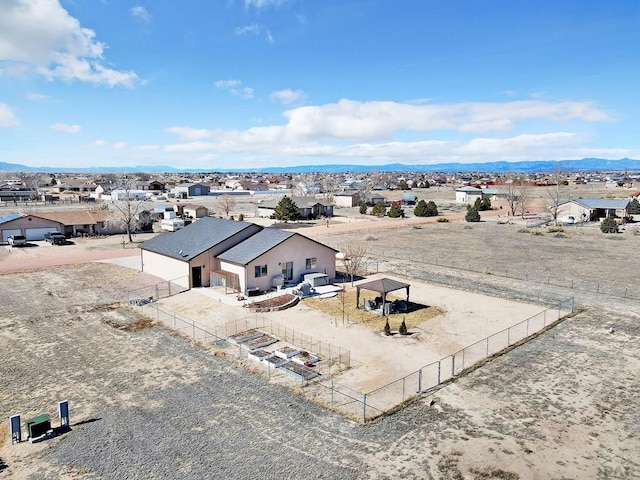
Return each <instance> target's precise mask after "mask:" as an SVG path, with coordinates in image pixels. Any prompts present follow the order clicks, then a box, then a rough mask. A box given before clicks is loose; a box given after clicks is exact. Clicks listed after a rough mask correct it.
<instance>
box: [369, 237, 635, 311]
mask: <svg viewBox="0 0 640 480" xmlns="http://www.w3.org/2000/svg"><path fill="white" fill-rule="evenodd" d="M369 253H370V254H371V255H375V258H372V259H370V260H369V262H368V263H367V271H366V273H378V272H385V271H390V272H392V271H394V269H395V268H397V267H396V266H397V264H398V262H400V263H402V264H403V265H404V264H407V265H408V266H409V268H411V269H412V271H413V270H418V269H421V270H424V268H421V267H416V265H426V266H431V267H445V268H447V269H454V270H458V271H460V270H462V271H467V272H473V273H482V274H485V275H493V276H496V277H502V278H509V279H513V280H520V281H524V282H528V283H532V284H537V285H540V286H545V285H547V286H551V287H561V288H569V289H572V290H578V291H583V292H590V293H596V294H602V295H608V296H611V297H621V298H630V299H634V300H640V290H639V289H637V288H636V287H635V286H634V285H629V284H625V283H619V282H613V281H606V282H605V281H600V280H589V279H582V278H564V277H558V276H555V275H548V274H542V273H535V272H531V271H527V270H526V269H522V268H517V267H511V268H509V267H508V266H505V267H504V268H499V267H497V266H490V265H486V264H483V263H478V262H471V261H460V260H446V261H444V260H442V261H439V260H438V259H437V258H432V257H429V256H427V255H423V254H420V253H411V252H406V251H396V250H392V249H379V248H378V249H376V248H372V249H371V250H370V252H369ZM411 265H413V268H412V267H411Z"/></svg>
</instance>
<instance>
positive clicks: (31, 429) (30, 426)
mask: <svg viewBox="0 0 640 480" xmlns="http://www.w3.org/2000/svg"><path fill="white" fill-rule="evenodd" d="M24 428H26V430H27V437H28V438H37V437H40V436H42V435H44V434H45V433H47V432H48V431H49V430H51V419H50V418H49V415H47V414H46V413H41V414H40V415H38V416H36V417H33V418H28V419H27V420H25V421H24Z"/></svg>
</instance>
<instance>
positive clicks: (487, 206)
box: [480, 198, 491, 211]
mask: <svg viewBox="0 0 640 480" xmlns="http://www.w3.org/2000/svg"><path fill="white" fill-rule="evenodd" d="M480 210H481V211H484V210H491V200H490V199H489V198H483V199H482V201H481V202H480Z"/></svg>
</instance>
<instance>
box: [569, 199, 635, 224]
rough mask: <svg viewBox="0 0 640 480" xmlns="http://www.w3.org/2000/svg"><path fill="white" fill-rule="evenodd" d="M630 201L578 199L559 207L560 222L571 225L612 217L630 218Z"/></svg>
mask: <svg viewBox="0 0 640 480" xmlns="http://www.w3.org/2000/svg"><path fill="white" fill-rule="evenodd" d="M629 203H630V202H629V200H626V199H623V200H613V199H604V198H577V199H574V200H569V201H567V202H563V203H560V204H559V205H558V211H557V213H558V220H561V221H563V222H569V223H582V222H597V221H600V220H601V219H603V218H606V217H608V216H610V215H613V216H616V217H621V218H624V217H627V216H629Z"/></svg>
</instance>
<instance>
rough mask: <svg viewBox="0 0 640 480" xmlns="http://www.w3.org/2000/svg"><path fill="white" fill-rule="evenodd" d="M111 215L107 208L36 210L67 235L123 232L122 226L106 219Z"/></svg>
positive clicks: (39, 215)
mask: <svg viewBox="0 0 640 480" xmlns="http://www.w3.org/2000/svg"><path fill="white" fill-rule="evenodd" d="M112 215H113V213H112V212H110V211H109V210H66V211H55V212H38V214H37V216H38V217H42V218H45V219H48V220H51V221H53V222H56V223H58V224H59V225H60V228H59V231H60V233H63V234H64V235H66V236H67V237H75V236H79V235H97V234H101V235H107V234H113V233H123V229H122V228H119V227H116V226H115V225H112V224H110V223H109V222H108V221H107V220H108V219H109V217H111V216H112ZM34 216H36V215H34ZM43 238H44V237H43ZM40 240H42V239H40Z"/></svg>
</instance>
